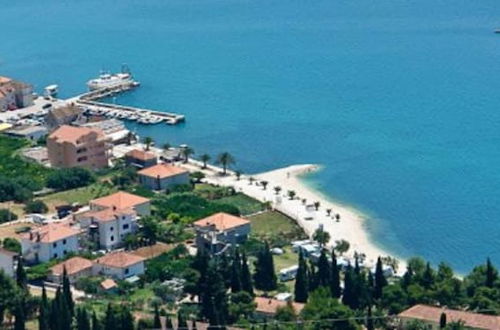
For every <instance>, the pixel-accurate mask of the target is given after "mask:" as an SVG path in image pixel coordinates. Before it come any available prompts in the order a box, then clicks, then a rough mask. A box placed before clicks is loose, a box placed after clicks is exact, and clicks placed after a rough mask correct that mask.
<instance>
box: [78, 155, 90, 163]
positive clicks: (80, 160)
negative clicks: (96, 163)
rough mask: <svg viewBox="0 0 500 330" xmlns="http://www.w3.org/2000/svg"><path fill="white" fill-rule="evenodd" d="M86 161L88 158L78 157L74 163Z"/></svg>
mask: <svg viewBox="0 0 500 330" xmlns="http://www.w3.org/2000/svg"><path fill="white" fill-rule="evenodd" d="M87 159H88V158H87V156H83V157H78V158H77V159H76V161H77V162H83V161H86V160H87Z"/></svg>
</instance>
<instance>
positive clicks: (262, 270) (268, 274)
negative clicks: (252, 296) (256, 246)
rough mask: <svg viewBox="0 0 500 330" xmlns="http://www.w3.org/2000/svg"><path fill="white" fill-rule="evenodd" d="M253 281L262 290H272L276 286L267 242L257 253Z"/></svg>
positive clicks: (272, 262)
mask: <svg viewBox="0 0 500 330" xmlns="http://www.w3.org/2000/svg"><path fill="white" fill-rule="evenodd" d="M254 283H255V287H256V288H257V289H259V290H263V291H272V290H275V289H276V287H277V283H276V274H275V272H274V261H273V255H272V254H271V251H270V249H269V244H268V243H267V242H266V243H265V244H264V246H263V247H262V248H261V249H260V250H259V252H258V254H257V260H256V262H255V273H254Z"/></svg>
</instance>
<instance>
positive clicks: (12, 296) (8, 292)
mask: <svg viewBox="0 0 500 330" xmlns="http://www.w3.org/2000/svg"><path fill="white" fill-rule="evenodd" d="M19 294H20V289H19V288H18V287H17V285H16V282H14V280H13V279H12V278H10V277H9V276H7V274H5V273H4V272H3V270H1V269H0V325H1V324H2V323H3V320H4V315H5V312H6V311H10V312H13V308H14V306H15V301H16V299H17V296H18V295H19Z"/></svg>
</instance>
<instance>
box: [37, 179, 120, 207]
mask: <svg viewBox="0 0 500 330" xmlns="http://www.w3.org/2000/svg"><path fill="white" fill-rule="evenodd" d="M115 191H116V188H115V187H113V186H111V185H109V184H106V183H100V182H96V183H94V184H91V185H88V186H86V187H81V188H75V189H70V190H66V191H61V192H56V193H53V194H50V195H47V196H44V197H42V198H40V200H41V201H43V202H44V203H45V204H47V206H49V208H52V209H53V208H54V207H55V206H56V205H60V204H73V203H77V204H80V205H85V204H87V203H88V202H89V201H90V200H92V199H95V198H98V197H102V196H106V195H109V194H111V193H113V192H115Z"/></svg>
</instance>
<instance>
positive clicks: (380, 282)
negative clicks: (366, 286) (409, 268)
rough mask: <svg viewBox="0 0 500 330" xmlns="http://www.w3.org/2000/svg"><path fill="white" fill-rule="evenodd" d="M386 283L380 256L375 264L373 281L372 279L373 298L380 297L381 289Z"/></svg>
mask: <svg viewBox="0 0 500 330" xmlns="http://www.w3.org/2000/svg"><path fill="white" fill-rule="evenodd" d="M386 285H387V279H386V278H385V275H384V269H383V267H382V260H381V259H380V257H378V259H377V265H376V267H375V281H374V290H373V297H374V298H375V299H380V298H381V297H382V290H383V289H384V287H385V286H386Z"/></svg>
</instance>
